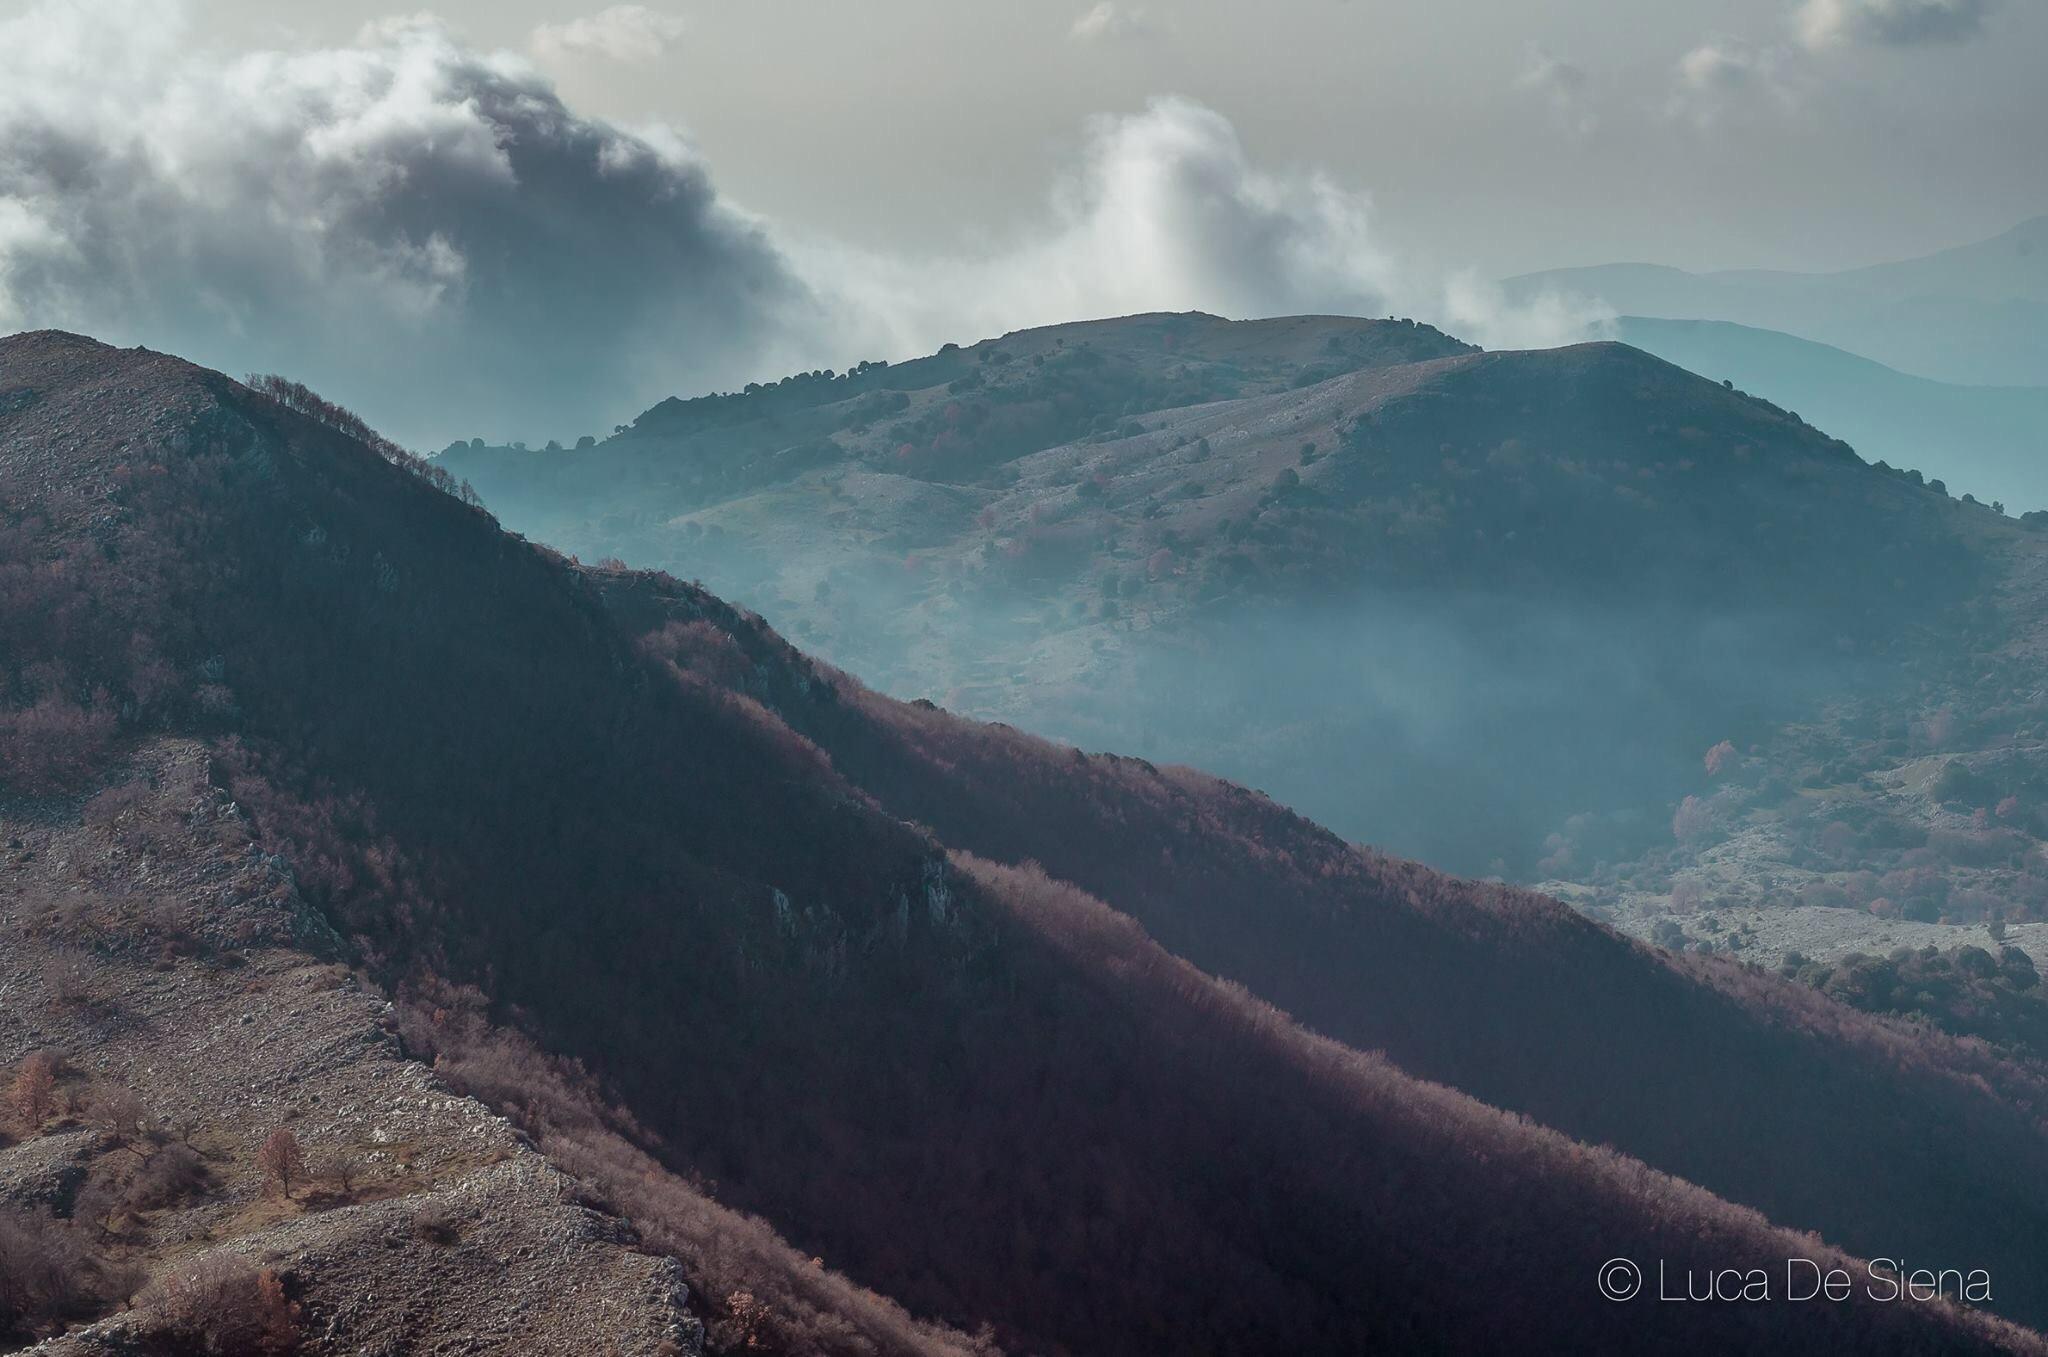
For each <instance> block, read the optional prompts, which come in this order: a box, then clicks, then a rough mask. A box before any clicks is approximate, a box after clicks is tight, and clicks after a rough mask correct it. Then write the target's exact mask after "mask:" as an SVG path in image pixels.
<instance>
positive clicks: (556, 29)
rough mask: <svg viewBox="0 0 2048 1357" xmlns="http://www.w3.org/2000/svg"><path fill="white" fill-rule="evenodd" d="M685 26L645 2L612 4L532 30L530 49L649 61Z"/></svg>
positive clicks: (546, 54) (552, 55) (554, 55)
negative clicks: (605, 7) (531, 45)
mask: <svg viewBox="0 0 2048 1357" xmlns="http://www.w3.org/2000/svg"><path fill="white" fill-rule="evenodd" d="M687 27H688V25H686V24H685V23H684V21H683V20H682V19H680V18H677V17H676V16H675V15H673V14H664V13H662V12H661V11H660V10H653V9H649V8H648V7H647V6H645V5H613V6H612V7H611V8H610V9H605V10H600V11H599V12H598V13H596V14H589V15H585V16H583V17H582V18H578V19H571V20H569V21H568V22H567V23H555V24H542V25H541V26H540V27H538V28H536V29H534V30H533V37H532V39H531V41H532V44H533V50H534V51H535V52H536V53H538V54H539V55H540V56H542V57H543V58H547V59H550V60H560V59H562V58H564V57H576V56H598V57H608V58H610V59H611V60H613V61H652V60H653V59H654V58H656V57H658V56H660V55H661V54H662V53H663V52H665V51H667V50H668V47H669V44H670V43H672V42H674V41H675V40H676V39H677V38H680V37H681V36H682V35H683V32H684V30H685V28H687Z"/></svg>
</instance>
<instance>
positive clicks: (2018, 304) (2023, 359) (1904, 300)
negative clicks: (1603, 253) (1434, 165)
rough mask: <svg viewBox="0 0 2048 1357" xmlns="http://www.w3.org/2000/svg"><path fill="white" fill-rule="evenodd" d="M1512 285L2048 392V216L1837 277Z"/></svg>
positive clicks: (1947, 378) (1613, 274) (1638, 273)
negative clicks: (1970, 241)
mask: <svg viewBox="0 0 2048 1357" xmlns="http://www.w3.org/2000/svg"><path fill="white" fill-rule="evenodd" d="M1504 286H1505V287H1506V289H1507V290H1508V292H1509V293H1510V295H1517V296H1523V297H1530V296H1537V295H1541V294H1543V293H1546V292H1563V293H1567V294H1578V295H1583V296H1589V297H1599V298H1601V299H1602V300H1604V301H1605V302H1606V303H1607V304H1608V305H1609V306H1612V307H1613V308H1614V309H1615V311H1616V312H1617V313H1619V314H1621V315H1627V316H1653V317H1658V318H1664V319H1676V320H1725V321H1734V322H1736V323H1738V324H1741V325H1748V326H1753V327H1756V328H1760V329H1767V330H1782V331H1784V332H1786V333H1788V334H1793V335H1797V336H1799V337H1801V338H1803V339H1811V340H1815V341H1817V342H1819V343H1822V344H1829V345H1833V346H1834V347H1836V348H1840V349H1846V350H1848V351H1849V352H1851V353H1856V354H1860V355H1862V356H1863V357H1865V358H1870V359H1874V360H1875V361H1877V362H1880V363H1883V364H1885V365H1886V366H1888V367H1894V368H1897V369H1899V370H1900V371H1902V372H1908V373H1911V374H1913V375H1915V376H1919V377H1928V378H1932V379H1933V380H1935V381H1942V382H1954V383H1961V384H1965V385H1986V386H2042V385H2048V217H2035V218H2032V219H2031V220H2028V221H2025V222H2022V223H2020V224H2019V225H2018V226H2015V227H2013V228H2012V229H2011V230H2010V231H2007V232H2004V233H2003V234H2001V235H1998V236H1995V237H1993V238H1992V239H1990V240H1986V241H1981V242H1978V243H1975V244H1970V245H1961V246H1957V247H1955V248H1953V249H1948V250H1943V251H1940V252H1939V253H1936V254H1931V255H1927V256H1924V257H1921V258H1918V259H1908V260H1902V261H1899V262H1897V263H1889V264H1874V265H1870V266H1867V267H1864V268H1856V269H1845V270H1843V271H1841V272H1838V273H1812V274H1805V273H1787V272H1780V271H1773V270H1765V269H1738V270H1730V271H1727V272H1721V273H1705V274H1695V273H1687V272H1685V271H1684V270H1682V269H1673V268H1666V267H1662V266H1659V265H1654V264H1608V265H1602V266H1598V267H1594V268H1581V269H1554V270H1550V271H1548V272H1543V273H1531V274H1524V275H1522V276H1520V277H1518V278H1512V279H1509V280H1508V281H1507V282H1506V283H1505V284H1504Z"/></svg>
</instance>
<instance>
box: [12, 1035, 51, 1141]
mask: <svg viewBox="0 0 2048 1357" xmlns="http://www.w3.org/2000/svg"><path fill="white" fill-rule="evenodd" d="M7 1107H8V1110H9V1111H11V1112H13V1113H14V1117H15V1120H16V1121H18V1122H20V1123H21V1126H22V1129H23V1130H25V1131H27V1132H28V1133H29V1134H30V1135H34V1134H35V1133H36V1132H38V1131H40V1130H42V1129H43V1123H44V1122H46V1121H48V1120H49V1119H50V1114H51V1113H52V1112H54V1111H56V1110H57V1057H55V1056H53V1055H51V1054H50V1053H49V1052H48V1051H35V1052H32V1053H30V1055H29V1057H28V1059H26V1060H24V1061H22V1062H21V1068H20V1069H19V1070H17V1071H16V1072H15V1075H14V1082H13V1083H12V1084H10V1085H9V1086H8V1088H7Z"/></svg>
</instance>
